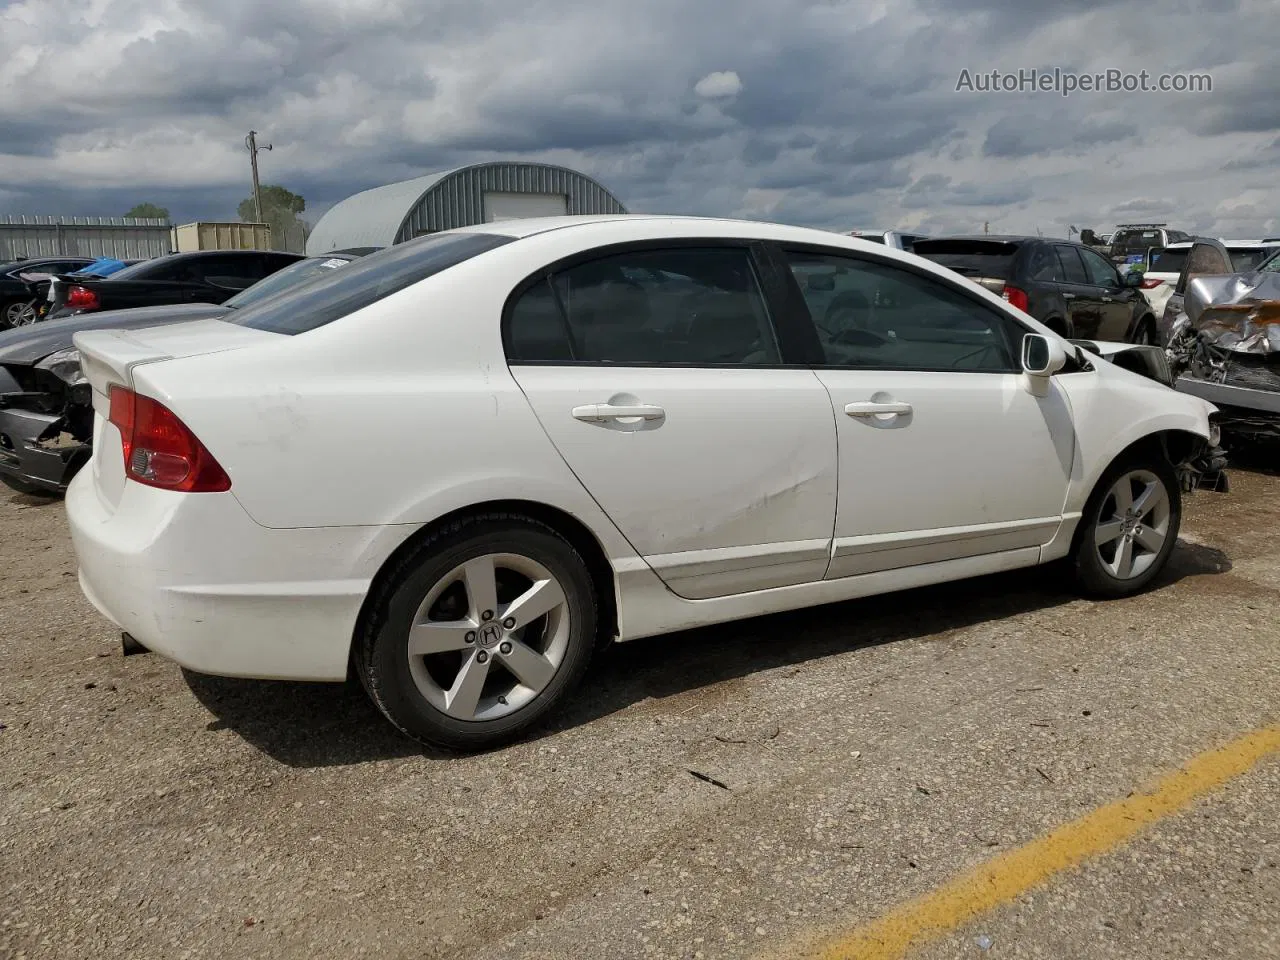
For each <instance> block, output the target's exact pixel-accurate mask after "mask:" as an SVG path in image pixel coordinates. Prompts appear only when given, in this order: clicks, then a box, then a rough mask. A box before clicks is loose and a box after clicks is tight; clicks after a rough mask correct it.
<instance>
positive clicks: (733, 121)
mask: <svg viewBox="0 0 1280 960" xmlns="http://www.w3.org/2000/svg"><path fill="white" fill-rule="evenodd" d="M1278 52H1280V6H1278V5H1277V4H1276V3H1275V0H1212V2H1210V0H1058V2H1055V3H1053V4H1033V3H1031V2H1030V0H679V2H678V0H592V2H591V3H590V4H588V3H584V2H570V0H521V2H517V0H466V2H462V0H454V2H442V0H0V214H2V213H15V214H18V213H26V214H37V213H47V214H86V215H119V214H122V213H123V212H124V211H125V210H126V209H128V208H129V207H130V206H132V205H133V204H134V203H136V202H139V201H153V202H157V203H160V204H162V205H165V206H168V207H169V208H170V209H171V211H172V213H173V216H174V218H175V219H177V220H180V221H181V220H190V219H221V218H229V217H233V216H234V210H235V207H236V204H237V202H238V201H239V200H240V199H242V198H243V197H245V196H247V195H248V192H249V189H248V181H249V163H248V154H247V153H246V151H245V148H244V144H243V138H244V135H245V133H246V132H247V131H248V130H249V129H250V128H253V129H256V130H258V131H259V132H260V133H261V135H262V137H263V139H264V140H266V141H268V142H271V143H272V144H273V145H274V149H273V150H272V152H270V153H265V154H263V155H262V159H261V164H262V176H263V180H264V182H272V183H275V182H278V183H283V184H284V185H286V186H288V187H289V188H290V189H293V190H295V191H297V192H300V193H302V194H303V195H304V196H305V197H306V198H307V201H308V217H309V218H312V219H314V217H315V215H316V214H318V213H320V212H322V211H323V210H324V209H325V208H327V207H328V206H329V205H331V204H333V203H334V202H336V201H338V200H340V199H342V198H343V197H345V196H348V195H349V194H351V193H354V192H355V191H357V190H361V189H364V188H366V187H370V186H375V185H378V184H382V183H387V182H390V181H392V180H399V179H404V178H407V177H411V176H417V175H420V174H423V173H426V172H431V171H434V170H440V169H444V168H447V167H450V166H455V165H457V164H460V163H466V162H471V161H476V160H486V159H494V158H523V159H534V160H543V161H549V162H555V163H561V164H565V165H567V166H571V167H574V168H576V169H579V170H582V171H584V172H586V173H588V174H590V175H592V176H594V177H595V178H596V179H598V180H600V181H601V182H602V183H604V184H605V185H606V186H607V187H609V188H610V189H611V190H612V191H613V192H614V193H615V194H616V195H617V196H618V197H619V198H621V199H622V201H623V202H624V203H625V204H627V206H628V207H629V208H630V209H632V210H633V211H644V212H673V213H697V214H715V215H735V216H744V217H751V218H767V219H774V220H780V221H784V222H791V223H802V224H810V225H814V226H821V227H830V228H844V229H849V228H852V227H871V226H881V227H896V226H901V227H905V228H923V229H926V230H930V231H936V232H943V231H973V230H981V228H982V224H983V222H984V221H986V222H989V223H990V224H991V229H992V232H996V231H1000V232H1030V231H1035V230H1036V229H1040V230H1042V231H1043V232H1044V233H1045V234H1056V235H1065V233H1066V229H1067V226H1068V225H1069V224H1074V225H1076V226H1092V227H1095V228H1097V229H1099V230H1102V229H1106V228H1109V227H1110V225H1112V224H1114V223H1116V222H1124V221H1132V220H1163V221H1169V222H1170V223H1171V224H1173V225H1175V226H1180V227H1183V228H1187V229H1192V230H1196V231H1200V232H1206V233H1214V234H1218V235H1224V236H1231V237H1249V236H1257V235H1261V234H1267V235H1280V194H1278V193H1277V191H1276V181H1277V171H1278V170H1280V94H1278V93H1277V91H1280V55H1278ZM1033 67H1034V68H1039V69H1041V70H1052V69H1053V68H1055V67H1056V68H1061V69H1062V70H1064V71H1074V72H1077V73H1093V72H1096V71H1105V70H1108V69H1118V70H1123V71H1130V72H1134V73H1136V72H1138V71H1140V70H1144V69H1145V70H1147V71H1149V72H1150V73H1151V74H1152V76H1153V77H1154V76H1158V75H1160V74H1162V73H1177V72H1204V73H1208V74H1210V75H1211V76H1212V81H1213V90H1212V92H1211V93H1167V94H1161V93H1138V92H1135V93H1125V92H1116V93H1106V92H1101V93H1080V92H1078V93H1076V94H1074V95H1073V96H1070V97H1067V98H1064V97H1062V96H1061V95H1059V94H1056V93H1052V92H1045V93H981V92H976V91H975V92H969V91H961V92H957V90H956V85H957V80H958V78H959V77H960V75H961V71H962V70H969V71H970V72H971V74H978V73H982V72H990V71H991V70H1003V71H1010V72H1016V71H1017V70H1019V69H1020V68H1024V69H1030V68H1033Z"/></svg>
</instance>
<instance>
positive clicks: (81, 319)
mask: <svg viewBox="0 0 1280 960" xmlns="http://www.w3.org/2000/svg"><path fill="white" fill-rule="evenodd" d="M374 249H375V248H372V247H369V248H360V249H353V250H340V251H335V252H334V253H329V254H325V255H324V256H323V257H312V258H310V259H306V260H300V261H298V262H297V263H294V264H292V265H290V266H288V267H285V268H284V269H283V270H279V271H277V272H275V273H273V274H271V275H270V276H268V277H267V278H265V279H264V280H261V281H259V282H258V283H256V284H254V285H253V286H251V287H249V288H248V289H246V290H243V291H241V292H240V293H239V294H237V295H236V296H234V297H232V298H230V299H229V300H227V301H226V302H225V303H222V304H212V303H185V304H168V305H165V306H155V307H137V308H134V309H131V310H110V311H103V312H101V313H88V314H82V315H78V316H72V317H67V318H64V319H60V320H50V321H46V322H43V323H38V324H34V325H31V326H24V327H19V328H17V329H14V330H7V331H4V332H2V333H0V483H3V484H4V485H5V486H7V487H10V488H11V489H14V490H17V491H19V492H21V493H28V494H30V493H41V494H60V493H63V492H65V491H66V488H67V484H68V483H70V482H71V478H72V477H74V476H75V475H76V473H77V472H78V471H79V470H80V468H81V467H82V466H84V464H85V463H86V462H87V461H88V459H89V456H90V454H91V453H92V441H93V407H92V398H91V395H90V391H89V383H88V380H86V379H85V376H84V373H83V371H82V370H81V368H80V354H79V352H78V351H77V350H76V349H75V347H74V345H73V344H72V340H71V338H72V336H73V335H74V334H76V333H80V332H81V331H85V330H134V329H139V328H144V327H157V326H166V325H169V324H175V323H185V322H188V321H193V320H204V319H209V318H212V317H220V316H223V315H225V314H227V313H230V312H232V311H235V310H238V309H241V308H243V307H246V306H248V305H250V304H254V303H258V302H260V301H263V300H266V299H268V298H270V297H274V296H275V295H277V294H279V293H281V292H283V291H284V290H288V289H291V288H292V287H294V286H297V285H298V284H300V283H304V282H307V281H310V280H313V279H315V278H317V277H320V276H324V275H327V274H328V272H329V271H332V270H334V269H336V268H338V267H342V266H345V265H346V264H348V263H350V262H351V261H352V260H355V259H357V258H358V257H361V256H364V255H365V254H366V253H371V252H373V250H374Z"/></svg>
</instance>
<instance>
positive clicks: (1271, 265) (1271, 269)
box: [1258, 250, 1280, 273]
mask: <svg viewBox="0 0 1280 960" xmlns="http://www.w3.org/2000/svg"><path fill="white" fill-rule="evenodd" d="M1258 269H1259V270H1262V271H1263V272H1265V273H1280V250H1277V251H1275V252H1274V253H1273V254H1271V256H1270V257H1269V258H1268V259H1266V260H1263V261H1262V263H1260V264H1258Z"/></svg>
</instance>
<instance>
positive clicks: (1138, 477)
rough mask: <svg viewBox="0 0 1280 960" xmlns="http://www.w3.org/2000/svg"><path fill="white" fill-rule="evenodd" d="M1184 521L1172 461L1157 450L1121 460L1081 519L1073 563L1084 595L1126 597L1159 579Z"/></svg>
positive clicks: (1099, 487) (1113, 468) (1105, 476)
mask: <svg viewBox="0 0 1280 960" xmlns="http://www.w3.org/2000/svg"><path fill="white" fill-rule="evenodd" d="M1181 522H1182V496H1181V490H1180V488H1179V486H1178V482H1177V477H1176V476H1175V474H1174V472H1173V468H1172V467H1171V466H1170V465H1169V463H1168V462H1167V461H1166V460H1165V459H1164V457H1163V456H1161V455H1160V454H1159V453H1157V452H1155V451H1150V452H1143V453H1135V454H1132V455H1129V456H1126V457H1124V458H1123V459H1121V460H1119V461H1117V462H1116V463H1115V464H1114V465H1113V466H1112V467H1111V468H1110V469H1109V470H1108V471H1107V472H1106V474H1104V475H1103V478H1102V480H1101V481H1100V482H1099V483H1098V486H1097V488H1096V489H1095V491H1094V494H1093V496H1092V497H1090V499H1089V503H1088V504H1087V505H1086V506H1085V511H1084V515H1083V516H1082V517H1081V518H1080V533H1079V535H1078V536H1077V538H1076V547H1075V555H1074V558H1073V559H1074V565H1075V572H1076V578H1077V580H1078V581H1079V583H1080V586H1081V587H1082V588H1083V589H1084V591H1085V592H1086V593H1089V594H1091V595H1093V596H1098V597H1126V596H1129V595H1131V594H1134V593H1137V592H1138V591H1140V590H1142V589H1143V588H1144V587H1146V586H1147V585H1148V584H1149V583H1151V581H1152V580H1154V579H1155V578H1156V577H1157V576H1159V574H1160V571H1161V570H1163V569H1164V566H1165V564H1166V563H1167V562H1168V560H1169V556H1170V554H1172V553H1173V548H1174V545H1175V544H1176V543H1177V540H1178V528H1179V526H1180V525H1181Z"/></svg>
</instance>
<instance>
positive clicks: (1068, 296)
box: [1062, 293, 1076, 300]
mask: <svg viewBox="0 0 1280 960" xmlns="http://www.w3.org/2000/svg"><path fill="white" fill-rule="evenodd" d="M1075 298H1076V295H1075V294H1074V293H1064V294H1063V295H1062V299H1063V300H1074V299H1075Z"/></svg>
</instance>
